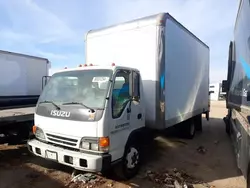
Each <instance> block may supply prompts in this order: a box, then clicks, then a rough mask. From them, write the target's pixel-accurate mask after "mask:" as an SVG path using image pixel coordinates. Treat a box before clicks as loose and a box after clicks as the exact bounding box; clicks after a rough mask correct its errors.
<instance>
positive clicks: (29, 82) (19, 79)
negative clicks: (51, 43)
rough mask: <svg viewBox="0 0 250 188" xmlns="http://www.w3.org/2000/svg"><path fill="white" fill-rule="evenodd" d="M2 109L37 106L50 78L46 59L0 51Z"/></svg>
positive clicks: (0, 100)
mask: <svg viewBox="0 0 250 188" xmlns="http://www.w3.org/2000/svg"><path fill="white" fill-rule="evenodd" d="M0 66H1V68H0V108H1V107H6V106H15V105H27V104H35V103H36V101H37V99H38V97H39V95H40V94H41V91H42V84H43V83H42V82H43V81H42V80H43V78H44V76H48V70H49V68H50V63H49V61H48V60H47V59H45V58H39V57H34V56H29V55H24V54H18V53H12V52H6V51H0Z"/></svg>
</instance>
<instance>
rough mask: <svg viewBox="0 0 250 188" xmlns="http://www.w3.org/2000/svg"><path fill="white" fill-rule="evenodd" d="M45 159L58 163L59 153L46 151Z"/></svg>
mask: <svg viewBox="0 0 250 188" xmlns="http://www.w3.org/2000/svg"><path fill="white" fill-rule="evenodd" d="M45 157H46V158H47V159H51V160H53V161H57V153H56V152H54V151H49V150H46V151H45Z"/></svg>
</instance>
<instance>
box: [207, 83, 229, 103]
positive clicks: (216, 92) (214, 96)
mask: <svg viewBox="0 0 250 188" xmlns="http://www.w3.org/2000/svg"><path fill="white" fill-rule="evenodd" d="M209 93H210V100H213V101H218V100H223V99H224V98H225V95H226V93H224V92H222V87H221V83H213V84H210V85H209Z"/></svg>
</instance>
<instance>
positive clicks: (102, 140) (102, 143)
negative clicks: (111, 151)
mask: <svg viewBox="0 0 250 188" xmlns="http://www.w3.org/2000/svg"><path fill="white" fill-rule="evenodd" d="M99 146H100V147H101V148H106V147H109V138H108V137H101V138H99Z"/></svg>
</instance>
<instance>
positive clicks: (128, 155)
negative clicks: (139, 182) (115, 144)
mask: <svg viewBox="0 0 250 188" xmlns="http://www.w3.org/2000/svg"><path fill="white" fill-rule="evenodd" d="M140 163H141V153H140V148H139V146H138V145H136V144H135V143H131V144H129V145H128V146H127V147H126V149H125V152H124V155H123V158H122V161H121V163H120V164H119V166H117V167H116V168H115V169H114V170H115V173H116V175H117V176H118V178H120V179H122V180H128V179H130V178H133V177H134V176H135V175H136V174H137V173H138V171H139V169H140Z"/></svg>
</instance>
